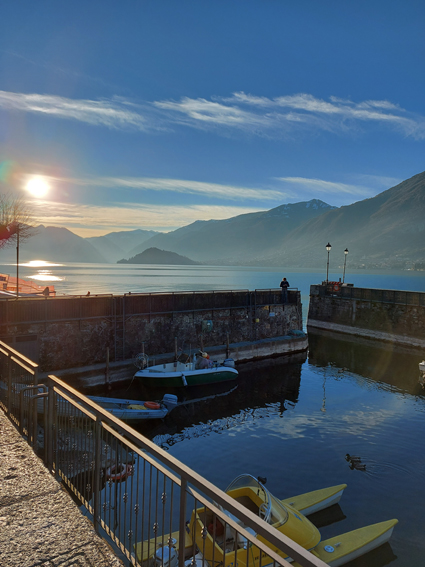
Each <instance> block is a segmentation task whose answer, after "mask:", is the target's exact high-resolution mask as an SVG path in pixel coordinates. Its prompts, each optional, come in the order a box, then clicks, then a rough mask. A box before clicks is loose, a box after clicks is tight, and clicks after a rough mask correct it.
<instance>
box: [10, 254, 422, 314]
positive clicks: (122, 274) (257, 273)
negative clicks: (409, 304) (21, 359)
mask: <svg viewBox="0 0 425 567" xmlns="http://www.w3.org/2000/svg"><path fill="white" fill-rule="evenodd" d="M0 258H1V256H0ZM324 267H325V266H324ZM0 272H1V273H5V274H10V275H11V276H15V275H16V265H14V264H3V265H1V264H0ZM283 276H285V277H286V278H287V279H288V281H289V283H290V285H291V287H292V288H297V289H299V290H300V291H301V300H302V304H303V319H304V324H305V323H306V319H307V312H308V301H309V294H310V285H311V284H317V283H320V282H322V281H323V280H324V279H326V272H320V271H316V272H311V271H310V270H307V269H305V270H292V271H289V272H287V271H285V270H282V269H280V268H255V267H252V268H251V267H250V268H248V267H228V266H155V265H143V266H142V265H136V264H71V263H70V264H62V263H60V262H57V263H51V262H43V261H42V260H40V261H34V262H31V263H26V264H21V265H20V266H19V277H20V278H22V279H29V280H33V281H35V282H36V283H38V284H39V285H54V286H55V289H56V292H57V294H58V295H61V294H67V295H86V294H87V292H88V291H90V293H91V295H95V294H105V293H106V294H111V293H112V294H124V293H129V292H132V293H155V292H161V291H167V292H169V291H207V290H229V289H234V290H238V289H249V290H254V289H270V288H278V287H279V283H280V280H281V279H282V277H283ZM341 277H342V269H341V270H340V271H338V272H333V271H332V270H330V272H329V280H331V281H333V280H338V279H339V278H341ZM345 281H346V282H348V283H352V284H354V285H355V286H357V287H372V288H383V289H399V290H405V291H425V272H382V271H377V272H376V273H370V272H368V273H365V270H357V271H356V272H348V271H347V273H346V277H345Z"/></svg>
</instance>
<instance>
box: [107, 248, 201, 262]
mask: <svg viewBox="0 0 425 567" xmlns="http://www.w3.org/2000/svg"><path fill="white" fill-rule="evenodd" d="M117 264H167V265H171V266H175V265H176V266H188V265H196V264H199V262H194V261H193V260H191V259H190V258H186V256H180V255H179V254H176V253H175V252H168V251H167V250H159V249H158V248H148V249H147V250H145V251H144V252H141V253H140V254H137V255H136V256H134V257H133V258H130V259H129V260H119V261H118V262H117Z"/></svg>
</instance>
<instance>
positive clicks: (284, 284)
mask: <svg viewBox="0 0 425 567" xmlns="http://www.w3.org/2000/svg"><path fill="white" fill-rule="evenodd" d="M280 287H281V288H282V303H286V302H287V301H288V287H289V282H288V280H287V279H286V278H283V279H282V281H281V282H280Z"/></svg>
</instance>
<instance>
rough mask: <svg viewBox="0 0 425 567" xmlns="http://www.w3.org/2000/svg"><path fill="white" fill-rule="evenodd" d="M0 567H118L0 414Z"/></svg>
mask: <svg viewBox="0 0 425 567" xmlns="http://www.w3.org/2000/svg"><path fill="white" fill-rule="evenodd" d="M0 566H1V567H92V566H93V567H122V566H123V563H122V562H121V561H120V560H119V559H118V558H117V557H116V555H115V554H114V552H113V551H112V549H111V548H110V547H109V545H108V544H107V543H106V542H105V541H104V540H102V539H101V538H100V537H99V536H98V535H97V534H96V532H95V531H94V529H93V526H92V524H91V522H90V521H89V520H88V519H87V518H85V517H84V516H83V515H82V513H81V512H80V510H79V508H78V506H77V505H76V504H75V503H74V501H73V500H72V498H71V497H70V495H69V494H68V493H67V492H66V491H65V490H64V489H63V488H62V487H61V485H60V484H59V483H58V482H57V481H56V480H55V478H54V477H53V476H52V475H51V474H50V473H49V471H48V470H47V469H46V467H45V466H44V464H43V462H42V461H41V460H40V459H39V458H38V457H37V456H36V455H35V453H34V452H33V450H32V449H31V447H29V445H28V444H27V443H26V441H25V440H24V439H23V438H22V437H21V436H20V435H19V432H18V431H17V430H16V429H15V427H14V426H13V425H12V423H11V422H10V421H9V419H8V418H7V416H6V415H5V414H4V412H3V411H2V410H1V409H0Z"/></svg>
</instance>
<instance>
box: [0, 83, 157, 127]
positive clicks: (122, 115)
mask: <svg viewBox="0 0 425 567" xmlns="http://www.w3.org/2000/svg"><path fill="white" fill-rule="evenodd" d="M0 108H3V109H5V110H14V111H21V112H30V113H35V114H45V115H47V116H51V117H57V118H67V119H72V120H78V121H80V122H86V123H88V124H93V125H97V126H107V127H109V128H125V127H127V128H128V127H134V128H137V129H138V130H144V129H147V123H146V119H145V118H144V117H143V116H142V114H140V112H139V111H137V110H135V109H134V108H132V106H131V105H130V103H129V102H127V101H125V100H124V99H120V98H114V99H111V100H78V99H70V98H65V97H60V96H52V95H42V94H24V93H12V92H6V91H0Z"/></svg>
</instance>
